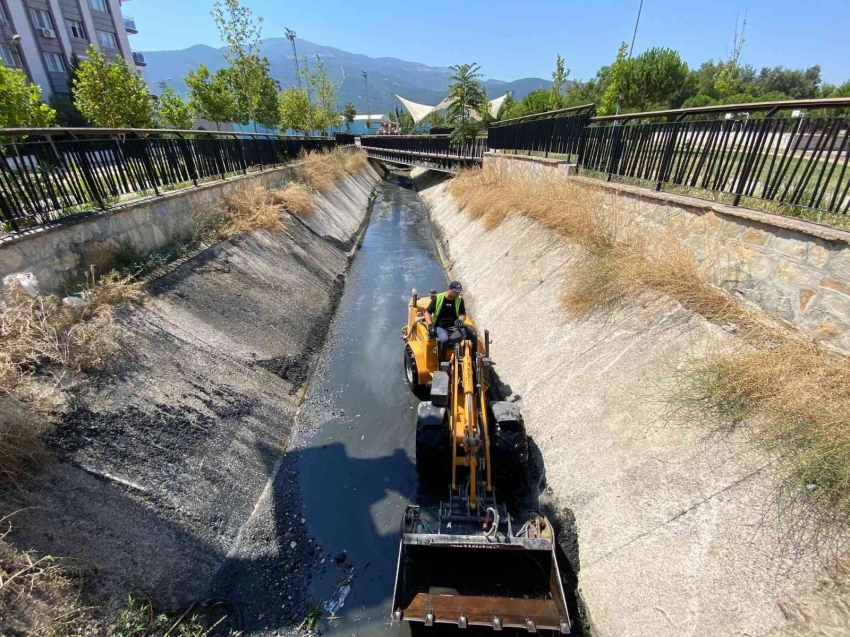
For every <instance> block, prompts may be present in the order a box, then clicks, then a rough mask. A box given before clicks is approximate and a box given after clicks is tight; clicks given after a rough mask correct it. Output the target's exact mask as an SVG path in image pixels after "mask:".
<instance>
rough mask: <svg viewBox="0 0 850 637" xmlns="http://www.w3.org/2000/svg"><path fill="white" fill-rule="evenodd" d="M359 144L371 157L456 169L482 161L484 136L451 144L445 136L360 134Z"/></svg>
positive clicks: (485, 142) (484, 143)
mask: <svg viewBox="0 0 850 637" xmlns="http://www.w3.org/2000/svg"><path fill="white" fill-rule="evenodd" d="M360 145H361V146H362V147H363V148H365V149H366V151H367V152H368V153H369V155H370V156H371V157H374V158H375V159H383V160H385V161H390V162H396V163H400V164H407V165H410V166H423V167H427V168H433V169H435V170H442V171H445V172H456V171H457V169H458V167H461V166H470V165H476V164H481V163H482V162H483V161H484V153H485V151H486V150H487V138H486V137H476V138H475V139H474V140H473V141H472V142H471V143H469V144H465V145H463V146H455V145H454V144H452V142H451V137H450V136H449V135H364V136H362V137H361V138H360Z"/></svg>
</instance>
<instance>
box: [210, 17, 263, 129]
mask: <svg viewBox="0 0 850 637" xmlns="http://www.w3.org/2000/svg"><path fill="white" fill-rule="evenodd" d="M211 15H212V17H213V19H214V20H215V23H216V25H217V26H218V31H219V35H220V36H221V39H222V41H223V42H224V43H225V45H226V50H225V52H224V58H225V59H226V60H227V62H228V64H229V65H230V69H231V73H230V84H231V88H232V90H233V94H234V96H235V99H236V112H235V114H234V119H235V121H238V122H239V123H240V124H243V125H245V124H248V123H249V122H251V121H253V122H254V129H255V130H256V124H257V123H261V124H262V123H263V122H261V121H260V120H261V119H264V120H266V122H267V123H269V122H270V123H272V124H274V123H275V122H274V121H273V118H272V119H270V116H271V110H270V108H269V107H270V100H269V87H270V86H271V83H272V82H274V80H273V79H272V77H271V75H270V73H269V61H268V59H267V58H265V57H261V56H260V41H261V37H262V30H263V27H262V25H263V18H262V17H261V16H258V17H257V18H256V19H254V16H253V14H252V13H251V10H250V9H249V8H248V7H244V6H242V5H241V4H239V2H238V0H224V1H223V2H219V1H217V2H215V4H214V5H213V10H212V14H211ZM275 101H277V100H276V99H275ZM273 110H274V109H273Z"/></svg>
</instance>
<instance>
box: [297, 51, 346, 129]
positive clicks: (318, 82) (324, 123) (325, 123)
mask: <svg viewBox="0 0 850 637" xmlns="http://www.w3.org/2000/svg"><path fill="white" fill-rule="evenodd" d="M303 71H304V74H305V79H306V81H307V85H308V86H309V88H310V90H311V91H312V94H313V96H314V97H315V103H314V106H313V108H312V110H311V115H312V126H311V130H315V131H327V130H328V128H330V127H331V126H335V125H336V124H337V123H338V122H339V112H338V111H337V110H336V103H337V100H338V93H337V88H336V85H335V84H334V83H333V82H331V80H330V79H329V78H328V74H327V71H326V70H325V65H324V63H323V62H322V58H321V57H319V56H318V55H317V56H316V63H315V64H314V66H313V70H310V67H309V66H307V64H304V69H303ZM308 97H309V96H308Z"/></svg>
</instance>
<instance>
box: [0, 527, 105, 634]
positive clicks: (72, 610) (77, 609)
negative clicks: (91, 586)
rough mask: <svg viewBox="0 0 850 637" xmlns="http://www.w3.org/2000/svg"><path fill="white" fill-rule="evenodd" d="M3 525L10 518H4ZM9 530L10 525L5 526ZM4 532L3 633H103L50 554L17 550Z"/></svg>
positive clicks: (0, 570)
mask: <svg viewBox="0 0 850 637" xmlns="http://www.w3.org/2000/svg"><path fill="white" fill-rule="evenodd" d="M0 523H2V524H3V525H6V524H8V520H7V519H5V518H4V519H3V520H0ZM4 531H5V532H6V533H8V527H7V528H6V529H4ZM4 537H5V533H4V534H3V535H2V536H0V635H33V636H39V637H65V636H67V635H75V636H83V635H97V634H102V632H101V631H100V630H99V626H98V625H97V623H96V622H95V621H93V620H92V619H91V617H90V616H89V614H88V612H87V609H86V608H85V607H84V606H83V605H82V604H81V603H80V601H79V597H78V591H77V586H76V584H75V582H74V581H73V580H72V579H70V578H69V577H68V575H67V574H66V573H64V572H63V571H62V569H61V568H60V567H59V564H58V562H57V561H56V560H55V559H54V558H52V557H50V556H45V557H41V558H39V557H37V556H35V555H33V554H31V553H23V552H20V551H17V550H15V549H14V548H13V547H12V546H11V545H9V544H8V543H7V542H5V541H4V540H3V538H4Z"/></svg>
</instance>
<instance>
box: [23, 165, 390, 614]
mask: <svg viewBox="0 0 850 637" xmlns="http://www.w3.org/2000/svg"><path fill="white" fill-rule="evenodd" d="M378 181H379V176H378V174H377V173H376V172H375V171H374V170H373V169H372V168H371V167H369V166H366V167H364V168H363V169H362V170H361V171H360V172H359V173H358V174H357V175H355V176H347V177H346V178H345V179H343V180H342V181H340V182H338V183H337V184H336V186H335V187H334V188H333V189H332V190H331V191H330V192H329V193H328V194H326V195H324V196H317V197H316V211H315V212H314V213H313V215H312V216H310V217H309V218H307V219H306V220H301V219H298V218H295V217H293V216H291V215H288V214H285V213H283V212H282V214H284V217H285V219H284V220H285V224H286V231H285V232H284V233H280V234H271V233H268V232H266V231H257V232H253V233H251V234H249V235H243V236H239V237H236V238H234V239H233V240H230V241H225V242H222V243H219V244H217V245H215V246H214V247H212V248H210V249H208V250H206V251H205V252H203V253H201V254H200V255H198V256H196V257H195V258H193V259H191V260H189V261H187V262H186V263H184V264H182V265H180V266H179V267H177V268H176V269H175V270H173V271H172V272H171V273H170V274H168V275H167V276H165V277H163V278H161V279H158V280H156V281H154V282H153V283H152V284H151V288H152V298H151V300H150V302H149V303H148V304H147V305H146V306H145V307H144V308H141V309H139V310H136V311H133V312H129V313H128V314H127V315H126V316H124V317H123V318H122V332H123V333H122V338H123V340H124V341H125V342H126V343H127V344H128V350H127V355H126V356H124V357H123V358H122V360H121V362H120V363H116V364H115V365H113V367H112V368H111V369H110V370H108V371H107V372H105V373H103V374H101V375H99V376H96V377H94V378H91V379H89V380H88V381H87V382H86V383H85V384H84V385H83V386H82V387H81V388H80V390H79V391H78V392H77V393H76V395H75V396H74V401H73V402H74V404H73V408H72V410H71V411H70V413H68V414H67V415H66V416H65V417H64V422H62V423H61V424H60V425H59V426H58V427H57V428H56V430H55V433H53V434H52V436H51V438H50V440H49V441H48V446H49V448H50V450H52V451H53V452H54V453H53V454H52V457H53V459H52V460H50V461H48V462H47V464H46V466H45V467H43V470H42V472H41V473H40V474H39V476H37V477H35V478H33V479H32V480H30V481H28V482H24V483H21V484H20V486H19V490H18V492H17V493H15V494H14V498H15V500H16V501H17V503H18V504H19V505H20V506H21V508H23V509H24V510H22V511H20V512H19V513H18V514H17V515H16V516H15V524H14V529H13V531H12V533H11V534H10V535H9V536H7V538H6V539H7V541H11V542H13V543H14V545H15V546H16V547H18V548H20V549H34V550H36V551H37V552H38V553H39V554H42V555H45V554H50V555H58V556H65V557H67V558H70V559H71V560H73V563H74V564H77V565H79V566H80V567H81V568H82V569H83V570H84V571H85V572H86V573H88V574H89V576H88V577H87V580H86V582H87V583H86V595H87V600H86V601H88V602H90V603H93V604H96V605H105V607H106V609H107V610H109V608H114V607H115V606H117V605H120V604H123V603H124V602H126V599H127V595H128V594H130V593H135V594H137V595H139V596H144V597H147V598H149V599H151V600H152V601H153V602H154V604H155V606H156V608H157V609H158V610H163V611H174V612H178V613H180V612H182V611H183V610H185V609H186V608H187V607H189V605H191V604H200V603H202V602H203V601H204V600H207V599H209V598H210V597H211V596H214V595H217V594H218V593H217V592H216V591H217V590H219V589H226V588H227V585H228V583H227V581H226V580H227V573H229V572H232V571H233V568H234V567H233V564H232V562H233V561H239V560H243V559H244V560H245V561H244V563H243V564H242V566H243V567H245V568H250V567H252V565H253V562H252V560H256V561H259V560H261V558H262V557H263V556H258V555H250V556H247V557H246V556H244V555H243V554H240V553H239V552H238V551H237V548H238V547H239V546H240V542H241V541H242V539H243V538H244V537H245V533H246V529H248V528H249V527H250V520H251V519H252V515H253V514H254V513H255V509H256V506H257V502H258V500H260V499H261V496H262V495H263V493H265V492H266V491H267V485H268V483H269V481H270V478H271V477H272V476H273V475H275V473H276V471H277V468H278V467H279V466H280V463H281V457H282V454H283V452H284V450H285V449H286V447H287V444H288V439H289V436H290V433H291V428H292V424H293V421H294V419H295V416H296V413H297V409H298V406H299V404H300V402H301V399H302V397H303V394H304V391H305V388H306V381H307V379H308V375H309V373H310V370H311V368H312V366H313V365H314V364H315V360H316V358H317V355H318V352H319V350H320V349H321V346H322V343H323V342H324V338H325V334H326V331H327V328H328V326H329V324H330V321H331V318H332V316H333V313H334V311H335V308H336V305H337V303H338V300H339V295H340V294H341V291H342V287H343V280H344V275H345V273H346V271H347V269H348V267H349V263H350V261H351V258H352V257H353V255H354V253H355V251H356V244H357V241H358V239H359V236H360V234H361V232H362V229H363V228H364V227H365V222H366V220H367V219H368V211H369V208H370V203H371V197H372V195H373V191H374V188H375V186H376V184H377V183H378ZM27 507H28V508H27ZM277 507H278V516H279V517H278V522H279V525H278V526H279V527H284V524H286V527H285V528H282V530H281V529H280V528H279V529H277V530H275V531H274V532H273V537H272V538H267V539H269V540H272V539H273V540H274V542H275V544H276V545H277V544H280V545H282V546H283V545H285V546H287V547H288V546H289V544H290V542H295V541H297V542H298V543H300V544H301V545H302V546H306V545H307V541H306V538H304V534H303V528H302V527H300V525H296V526H298V528H296V529H295V530H294V531H293V532H292V533H289V531H288V530H286V529H287V528H288V525H289V522H290V521H291V520H293V519H294V520H296V521H297V519H298V516H299V515H300V514H299V507H298V504H297V501H296V500H286V499H285V498H283V499H281V500H280V501H279V502H277ZM284 519H286V520H287V522H286V523H284V522H283V520H284ZM278 531H279V532H278ZM287 533H289V536H288V537H289V539H286V540H285V542H284V539H283V536H284V535H286V534H287ZM291 538H295V539H291ZM316 562H317V563H318V558H317V559H316ZM258 568H259V567H258ZM303 581H304V578H303V577H298V578H292V579H291V581H289V582H288V583H287V582H284V583H278V582H277V580H276V581H275V590H276V592H277V594H278V596H279V597H278V602H279V603H278V604H277V606H278V608H280V606H281V605H282V604H283V603H286V604H287V605H288V608H289V610H288V615H287V617H288V618H294V617H299V618H303V616H304V615H305V614H306V612H307V610H305V609H309V600H308V598H307V596H306V593H305V591H304V586H303ZM281 598H282V600H283V601H282V602H281ZM223 608H225V609H226V610H233V608H232V606H228V605H226V604H225V605H224V606H223ZM238 610H239V609H238V608H237V609H236V611H238ZM236 611H234V612H232V613H231V614H232V615H233V616H235V617H238V616H239V612H236ZM234 621H236V620H234ZM299 621H300V619H299ZM238 623H241V622H237V624H238ZM234 627H238V626H237V625H234Z"/></svg>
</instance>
